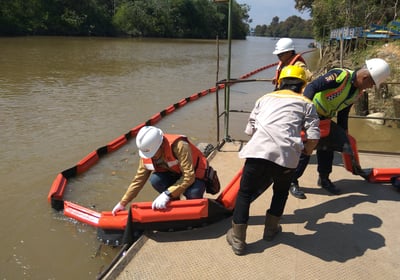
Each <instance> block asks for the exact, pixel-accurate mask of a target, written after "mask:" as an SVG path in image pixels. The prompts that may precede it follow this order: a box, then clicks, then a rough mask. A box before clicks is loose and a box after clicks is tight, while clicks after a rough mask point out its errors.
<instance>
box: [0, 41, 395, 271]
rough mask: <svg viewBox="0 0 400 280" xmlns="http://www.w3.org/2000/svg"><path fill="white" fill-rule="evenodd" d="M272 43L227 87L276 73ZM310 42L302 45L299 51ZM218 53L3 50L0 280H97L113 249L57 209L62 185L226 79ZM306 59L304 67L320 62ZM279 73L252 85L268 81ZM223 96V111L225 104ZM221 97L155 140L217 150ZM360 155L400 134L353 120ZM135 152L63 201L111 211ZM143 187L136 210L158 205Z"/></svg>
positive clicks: (256, 47)
mask: <svg viewBox="0 0 400 280" xmlns="http://www.w3.org/2000/svg"><path fill="white" fill-rule="evenodd" d="M275 42H276V41H274V40H270V39H269V38H249V39H248V40H246V41H234V42H233V44H232V75H231V76H232V77H239V76H240V75H242V74H245V73H248V72H250V71H251V70H254V69H256V68H259V67H261V66H264V65H267V64H271V63H274V62H276V57H275V56H273V55H272V54H271V52H272V50H273V49H274V44H275ZM309 42H310V40H296V47H297V49H298V51H300V52H301V51H303V50H308V48H307V45H308V43H309ZM216 53H217V48H216V43H215V42H214V41H196V40H155V39H117V38H112V39H109V38H62V37H58V38H46V37H33V38H32V37H24V38H0V65H1V67H0V85H1V87H0V131H1V133H0V142H1V143H2V145H0V154H1V158H2V161H1V163H0V177H1V179H2V183H1V186H0V190H1V193H2V195H1V196H0V208H1V209H0V219H1V221H2V229H3V230H2V231H1V238H0V240H1V241H0V242H1V245H2V250H1V252H0V279H72V278H77V279H94V278H95V276H96V275H97V274H98V273H99V272H100V271H102V270H103V269H104V268H105V266H107V265H108V264H109V263H110V261H111V260H112V258H113V257H114V255H115V254H116V252H117V250H118V249H116V248H111V247H107V246H104V245H102V244H101V243H100V242H99V241H98V240H96V229H94V228H93V227H90V226H87V225H84V224H81V223H78V222H76V221H74V220H71V219H68V218H66V217H64V216H63V215H62V213H57V212H55V211H54V210H52V209H51V207H50V205H49V204H48V202H47V201H46V198H47V193H48V191H49V189H50V186H51V184H52V182H53V180H54V178H55V177H56V175H57V174H58V173H59V172H61V171H63V170H65V169H68V168H70V167H72V166H74V165H76V163H77V162H78V161H79V160H81V159H82V158H84V157H85V156H86V155H87V154H89V153H90V152H92V151H94V150H96V149H97V148H99V147H102V146H104V145H106V144H107V143H109V142H110V141H112V140H114V139H115V138H117V137H119V136H120V135H122V134H125V133H127V132H128V131H129V130H130V129H131V128H133V127H135V126H136V125H138V124H139V123H142V122H144V121H145V120H147V119H149V118H150V117H151V116H152V115H154V114H155V113H158V112H160V111H162V110H163V109H165V108H166V107H167V106H169V105H170V104H174V103H176V102H177V101H179V100H181V99H182V98H185V97H188V96H190V95H192V94H194V93H197V92H199V91H201V90H203V89H207V88H210V87H213V86H214V84H215V81H216V80H217V79H218V78H219V79H221V78H224V77H226V73H225V71H226V58H227V48H226V42H221V46H220V57H221V62H220V64H219V67H220V68H219V72H218V78H217V77H216V76H217V73H216V72H217V55H216ZM313 55H314V54H310V53H309V54H306V59H310V60H313V59H315V58H314V56H313ZM273 72H274V71H273V69H270V70H268V71H264V72H262V73H260V74H257V75H256V76H254V78H257V77H259V78H271V77H273ZM271 90H272V85H271V84H270V83H268V82H267V83H266V82H262V83H261V82H257V83H247V84H239V85H236V86H234V87H232V89H231V108H232V109H236V110H244V111H250V110H251V109H252V107H253V104H254V102H255V100H256V99H257V98H258V97H260V96H261V95H262V94H264V93H266V92H269V91H271ZM222 93H223V92H222V91H221V92H220V93H219V94H220V101H222V98H223V94H222ZM247 116H248V113H244V114H243V113H242V114H240V113H236V114H233V113H232V114H231V120H230V136H232V138H235V139H243V138H244V137H246V136H245V135H244V134H243V129H244V126H245V123H246V120H247ZM216 123H217V122H216V106H215V94H210V95H207V96H205V97H202V98H201V99H200V100H199V101H196V102H193V103H189V104H188V105H186V106H184V107H183V108H181V109H178V110H177V111H176V112H175V113H174V114H172V115H169V116H167V117H165V118H164V119H163V120H162V121H161V122H160V123H159V124H157V125H158V126H159V127H160V128H162V129H163V130H165V131H166V132H169V133H184V134H186V135H187V136H188V137H189V138H190V139H191V140H192V141H193V142H194V143H199V142H209V143H215V141H216V127H217V124H216ZM350 131H351V133H352V134H353V135H354V136H355V137H356V138H357V139H358V146H359V148H360V149H370V150H388V151H390V150H395V151H400V148H399V144H398V141H396V139H398V136H399V130H398V129H391V128H387V127H374V128H372V127H371V126H370V125H368V124H367V123H366V121H364V120H354V121H353V120H352V121H351V126H350ZM137 160H138V158H137V151H136V147H135V145H134V141H131V142H129V144H128V145H125V146H124V147H122V148H121V149H120V150H118V151H116V152H114V153H113V154H110V155H107V156H106V157H104V158H102V160H101V161H100V162H99V164H97V165H96V166H95V167H93V168H92V169H91V170H89V171H88V172H87V173H85V174H83V175H82V176H79V177H77V178H74V179H72V180H70V182H69V184H68V191H67V193H66V198H67V199H68V200H71V201H74V202H79V203H80V204H82V205H85V206H86V207H91V208H93V209H95V210H97V211H99V212H100V211H105V210H111V208H112V207H113V206H114V205H115V203H116V202H117V201H118V200H119V199H120V198H121V196H122V194H123V193H124V191H125V189H126V187H127V186H128V185H129V182H130V180H131V178H132V176H133V175H134V173H135V170H136V167H137ZM154 196H155V192H154V191H153V190H152V188H151V187H150V186H149V185H147V186H146V187H145V188H144V190H143V191H142V193H141V194H140V195H139V197H138V200H151V199H153V197H154Z"/></svg>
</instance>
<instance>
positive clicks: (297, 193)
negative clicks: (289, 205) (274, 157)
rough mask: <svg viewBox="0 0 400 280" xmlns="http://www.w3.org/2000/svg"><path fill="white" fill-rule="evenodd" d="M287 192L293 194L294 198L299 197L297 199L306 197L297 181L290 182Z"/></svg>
mask: <svg viewBox="0 0 400 280" xmlns="http://www.w3.org/2000/svg"><path fill="white" fill-rule="evenodd" d="M289 192H290V194H291V195H293V196H294V197H296V198H299V199H306V198H307V197H306V195H305V194H304V192H303V191H302V190H300V186H299V184H298V183H295V182H293V183H291V184H290V189H289Z"/></svg>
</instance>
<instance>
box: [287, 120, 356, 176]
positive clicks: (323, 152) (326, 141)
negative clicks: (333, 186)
mask: <svg viewBox="0 0 400 280" xmlns="http://www.w3.org/2000/svg"><path fill="white" fill-rule="evenodd" d="M334 151H337V152H346V153H351V154H352V150H351V147H350V142H349V139H348V137H347V133H346V131H345V130H344V129H343V128H341V127H340V126H338V125H337V124H336V123H335V122H333V121H331V127H330V132H329V135H328V136H327V137H324V138H321V139H320V140H319V142H318V145H317V161H318V173H319V174H330V173H331V172H332V165H333V156H334V154H333V152H334ZM309 161H310V156H307V155H305V154H301V156H300V161H299V164H298V165H297V168H296V171H295V174H294V178H293V182H296V183H298V179H299V178H300V177H301V176H302V175H303V173H304V171H305V170H306V167H307V165H308V163H309Z"/></svg>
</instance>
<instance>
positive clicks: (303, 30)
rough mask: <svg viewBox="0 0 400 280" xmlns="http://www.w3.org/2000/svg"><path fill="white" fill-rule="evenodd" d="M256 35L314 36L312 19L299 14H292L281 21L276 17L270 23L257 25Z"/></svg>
mask: <svg viewBox="0 0 400 280" xmlns="http://www.w3.org/2000/svg"><path fill="white" fill-rule="evenodd" d="M254 35H256V36H266V37H290V38H313V33H312V20H304V19H302V18H301V17H298V16H291V17H289V18H287V19H286V20H285V21H283V22H280V21H279V17H274V18H273V19H272V22H271V24H270V25H265V24H264V25H257V26H256V28H255V29H254Z"/></svg>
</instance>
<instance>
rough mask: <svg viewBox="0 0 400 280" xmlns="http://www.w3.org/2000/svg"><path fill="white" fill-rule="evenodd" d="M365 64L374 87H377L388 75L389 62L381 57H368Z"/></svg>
mask: <svg viewBox="0 0 400 280" xmlns="http://www.w3.org/2000/svg"><path fill="white" fill-rule="evenodd" d="M365 65H366V66H367V69H368V71H369V74H370V75H371V77H372V79H373V80H374V83H375V86H376V87H379V85H380V84H381V83H383V82H384V81H385V80H386V79H387V78H388V77H389V75H390V67H389V64H387V62H386V61H384V60H383V59H381V58H371V59H368V60H366V61H365Z"/></svg>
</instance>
